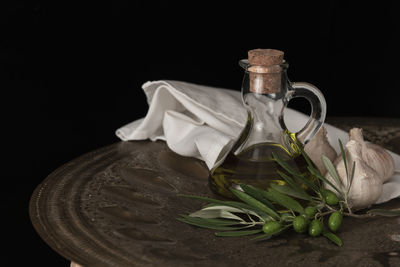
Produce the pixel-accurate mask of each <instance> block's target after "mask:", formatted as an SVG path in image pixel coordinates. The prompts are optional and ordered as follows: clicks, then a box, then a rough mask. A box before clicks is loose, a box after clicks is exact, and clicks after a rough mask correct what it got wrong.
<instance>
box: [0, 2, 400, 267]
mask: <svg viewBox="0 0 400 267" xmlns="http://www.w3.org/2000/svg"><path fill="white" fill-rule="evenodd" d="M52 2H56V3H44V2H39V1H32V2H30V3H29V4H27V3H22V2H5V1H1V4H0V12H1V13H0V25H1V26H0V27H1V28H0V29H1V31H0V35H1V36H0V38H1V39H0V41H1V42H0V48H1V50H0V78H1V79H0V88H1V94H2V97H1V103H2V105H1V107H2V125H3V127H2V135H4V137H3V142H4V143H5V146H4V147H5V149H3V153H4V154H3V155H4V156H5V157H3V164H2V165H3V168H5V170H6V171H5V172H2V174H3V175H2V185H1V187H2V193H1V202H0V203H1V206H2V214H5V215H2V224H4V226H3V228H2V230H3V231H4V232H6V233H5V236H6V241H7V243H5V242H4V244H5V245H6V247H7V249H6V250H9V251H10V252H11V251H13V252H17V253H7V255H6V263H7V262H13V263H14V265H15V266H18V265H19V264H18V262H19V261H22V260H26V258H29V262H30V264H32V266H34V265H38V264H45V263H46V264H47V265H48V266H67V264H68V263H67V260H65V259H63V258H62V257H61V256H59V255H58V254H56V253H55V252H53V251H52V250H51V249H50V248H49V247H48V246H47V245H46V244H45V243H44V242H43V241H42V240H41V239H40V237H39V236H38V235H37V234H36V232H35V231H34V229H33V227H32V226H31V224H30V221H29V216H28V203H29V198H30V195H31V194H32V191H33V190H34V188H35V187H36V186H37V185H38V184H39V183H40V182H41V181H42V180H43V179H44V178H45V177H46V176H47V175H48V174H49V173H50V172H52V171H53V170H55V169H56V168H57V167H59V166H60V165H61V164H63V163H65V162H67V161H69V160H71V159H73V158H75V157H77V156H79V155H81V154H83V153H85V152H88V151H90V150H93V149H96V148H99V147H101V146H104V145H107V144H111V143H113V142H116V141H118V139H117V138H116V137H115V135H114V131H115V130H116V129H117V128H118V127H120V126H122V125H124V124H126V123H128V122H130V121H133V120H135V119H138V118H140V117H143V116H144V115H145V114H146V111H147V104H146V100H145V97H144V94H143V93H142V91H141V85H142V84H143V83H144V82H146V81H148V80H161V79H175V80H183V81H188V82H193V83H199V84H205V85H211V86H218V87H225V88H231V89H235V90H240V84H241V79H242V75H243V72H242V70H241V69H240V68H239V66H238V64H237V62H238V60H239V59H242V58H245V57H246V56H247V50H249V49H253V48H275V49H280V50H283V51H285V58H286V60H287V61H288V62H289V64H290V67H289V71H288V73H289V78H290V79H291V80H292V81H307V82H310V83H312V84H314V85H316V86H317V87H319V88H320V90H321V91H322V92H323V93H324V95H325V97H326V100H327V103H328V117H329V116H374V117H397V118H398V117H400V108H399V104H398V103H399V102H398V92H399V89H400V86H399V82H398V80H399V79H398V75H399V67H398V61H397V59H398V55H399V52H398V47H399V42H398V39H399V38H398V37H399V30H400V28H399V16H396V15H397V10H396V9H395V8H394V6H393V4H392V3H391V2H385V1H379V2H376V1H374V2H371V1H370V2H364V1H362V2H361V1H360V2H358V3H354V2H353V3H348V2H350V1H346V2H338V1H315V2H310V1H296V3H290V2H289V1H284V2H283V1H274V2H272V1H262V2H260V3H261V4H260V3H258V4H257V3H249V2H247V1H246V2H245V1H243V2H238V3H232V2H233V1H228V2H226V4H225V5H222V4H219V5H216V4H215V3H214V4H206V3H205V2H204V1H185V2H184V3H185V4H182V3H181V4H177V3H175V4H174V3H169V2H170V1H163V2H161V1H160V3H157V2H154V1H141V2H138V1H122V2H115V1H114V2H113V3H103V2H101V1H97V2H93V3H91V4H88V3H86V4H84V3H82V2H83V1H81V2H80V3H79V2H78V3H72V2H70V1H68V2H64V3H62V2H59V1H52ZM215 2H217V1H215ZM297 2H299V3H297ZM221 104H223V103H221ZM294 106H295V107H297V108H299V109H300V110H307V108H308V107H306V106H304V103H303V102H298V103H297V104H296V103H295V104H294ZM4 158H5V159H6V162H5V164H4ZM16 255H19V256H16ZM25 255H26V257H25ZM28 255H29V256H28Z"/></svg>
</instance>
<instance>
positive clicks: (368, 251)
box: [30, 129, 400, 267]
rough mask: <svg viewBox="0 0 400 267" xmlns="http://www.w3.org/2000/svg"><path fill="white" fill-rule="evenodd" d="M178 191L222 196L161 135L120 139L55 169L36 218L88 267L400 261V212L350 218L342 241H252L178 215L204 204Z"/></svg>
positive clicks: (41, 191)
mask: <svg viewBox="0 0 400 267" xmlns="http://www.w3.org/2000/svg"><path fill="white" fill-rule="evenodd" d="M380 131H382V129H380ZM395 138H398V137H397V136H395ZM388 142H391V140H389V141H388ZM396 146H398V145H397V141H396V144H394V147H396ZM397 153H399V151H397ZM178 193H185V194H196V195H203V196H210V197H217V196H215V195H213V194H212V193H211V192H210V190H209V188H208V170H207V168H206V166H205V165H204V164H203V162H201V161H199V160H196V159H192V158H185V157H181V156H178V155H176V154H175V153H173V152H171V151H170V150H169V149H168V147H167V146H166V145H165V143H164V142H148V141H137V142H119V143H115V144H113V145H110V146H107V147H104V148H101V149H98V150H96V151H93V152H90V153H87V154H85V155H83V156H81V157H79V158H77V159H75V160H72V161H71V162H69V163H67V164H65V165H64V166H61V167H60V168H59V169H57V170H56V171H54V172H53V173H52V174H51V175H49V176H48V177H47V178H46V179H45V180H44V181H43V182H42V183H41V184H40V185H39V186H38V187H37V188H36V190H35V191H34V193H33V195H32V197H31V201H30V216H31V221H32V223H33V225H34V227H35V229H36V230H37V232H38V233H39V235H40V236H41V237H42V238H43V239H44V240H45V242H47V244H49V245H50V246H51V247H52V248H53V249H54V250H55V251H57V252H58V253H59V254H61V255H62V256H64V257H65V258H67V259H69V260H71V261H74V262H76V263H79V264H81V265H83V266H230V267H232V266H340V265H343V266H349V265H353V266H366V265H368V266H400V220H399V219H397V218H370V219H353V218H345V220H344V226H343V227H342V228H341V230H340V232H339V235H340V237H341V238H342V240H343V242H344V246H343V247H341V248H339V247H337V246H335V245H334V244H332V243H330V242H329V241H328V240H326V239H325V238H311V237H308V236H306V235H298V234H294V233H290V232H288V233H285V234H283V235H281V236H278V237H275V238H273V239H271V240H267V241H264V242H254V241H251V240H250V238H249V237H230V238H227V237H225V238H222V237H216V236H215V235H214V231H213V230H208V229H201V228H196V227H193V226H190V225H187V224H184V223H181V222H179V221H177V220H176V218H177V217H178V215H179V214H186V213H188V212H190V211H194V210H196V209H198V208H200V207H201V206H202V205H203V203H200V202H197V201H195V200H188V199H185V198H182V197H179V196H177V194H178ZM383 206H384V207H399V206H400V199H396V200H392V201H390V202H389V203H386V204H384V205H383Z"/></svg>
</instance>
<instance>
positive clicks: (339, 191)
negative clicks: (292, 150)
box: [307, 166, 342, 195]
mask: <svg viewBox="0 0 400 267" xmlns="http://www.w3.org/2000/svg"><path fill="white" fill-rule="evenodd" d="M307 169H308V170H309V171H310V172H311V173H312V174H313V175H314V176H315V177H317V178H318V179H320V180H321V181H323V182H325V183H327V184H328V185H330V186H331V187H332V188H333V189H334V190H335V191H336V192H337V193H338V194H339V195H342V191H341V190H339V189H338V188H337V187H336V186H335V185H334V184H333V183H331V182H330V181H329V180H328V179H326V178H325V177H324V176H323V175H321V173H320V172H319V171H318V170H316V169H315V168H313V167H311V166H308V167H307Z"/></svg>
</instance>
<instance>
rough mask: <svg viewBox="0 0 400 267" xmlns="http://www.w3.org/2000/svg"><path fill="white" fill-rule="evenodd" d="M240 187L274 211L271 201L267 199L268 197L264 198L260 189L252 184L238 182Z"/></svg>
mask: <svg viewBox="0 0 400 267" xmlns="http://www.w3.org/2000/svg"><path fill="white" fill-rule="evenodd" d="M240 188H242V189H243V191H244V192H245V193H246V194H248V195H250V196H251V197H253V198H255V199H257V200H258V201H260V202H261V203H263V204H264V205H266V206H267V207H268V208H270V209H272V210H274V211H276V209H275V207H274V205H272V203H271V202H270V201H268V199H266V198H265V197H264V196H263V193H262V192H263V191H264V190H262V189H259V188H256V187H254V186H251V185H246V184H240Z"/></svg>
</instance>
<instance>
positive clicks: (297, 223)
mask: <svg viewBox="0 0 400 267" xmlns="http://www.w3.org/2000/svg"><path fill="white" fill-rule="evenodd" d="M307 226H308V221H307V219H306V218H305V217H303V216H297V217H296V218H294V220H293V229H294V230H295V231H296V232H298V233H304V232H305V231H307Z"/></svg>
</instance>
